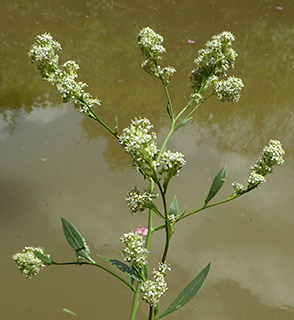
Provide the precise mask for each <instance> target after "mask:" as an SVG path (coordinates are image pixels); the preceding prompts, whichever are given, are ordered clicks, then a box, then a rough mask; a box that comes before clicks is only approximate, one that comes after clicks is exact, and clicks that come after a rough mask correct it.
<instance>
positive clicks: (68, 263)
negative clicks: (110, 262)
mask: <svg viewBox="0 0 294 320" xmlns="http://www.w3.org/2000/svg"><path fill="white" fill-rule="evenodd" d="M52 264H55V265H58V266H65V265H70V264H74V265H82V264H86V265H89V266H95V267H98V268H100V269H103V270H104V271H106V272H108V273H110V274H111V275H112V276H114V277H115V278H117V279H118V280H120V281H122V282H123V283H124V284H126V285H127V286H128V287H129V288H130V289H131V290H132V291H135V288H134V287H133V286H132V285H131V284H130V283H129V282H128V281H127V280H125V279H124V278H122V277H120V276H119V275H118V274H116V273H115V272H113V271H111V270H109V269H108V268H106V267H104V266H102V265H100V264H98V263H96V262H87V261H81V262H54V261H52Z"/></svg>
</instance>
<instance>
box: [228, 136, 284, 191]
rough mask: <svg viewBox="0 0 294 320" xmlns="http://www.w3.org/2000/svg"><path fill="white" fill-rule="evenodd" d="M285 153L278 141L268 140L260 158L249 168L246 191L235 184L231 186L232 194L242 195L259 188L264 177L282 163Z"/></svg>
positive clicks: (240, 185) (238, 184)
mask: <svg viewBox="0 0 294 320" xmlns="http://www.w3.org/2000/svg"><path fill="white" fill-rule="evenodd" d="M284 155H285V151H284V149H283V147H282V144H281V142H280V141H278V140H270V141H269V144H268V145H267V146H265V147H264V148H263V150H262V152H261V157H260V158H259V159H258V160H257V161H256V164H255V165H253V166H252V167H251V168H250V173H249V177H248V178H247V183H248V185H247V189H245V187H244V186H243V185H242V184H240V183H237V182H234V183H233V184H232V186H233V188H234V194H242V193H243V192H244V191H247V190H250V189H252V188H255V187H259V186H260V184H262V183H264V182H266V180H265V175H266V174H268V173H272V172H273V168H274V167H276V166H281V165H282V164H283V163H284Z"/></svg>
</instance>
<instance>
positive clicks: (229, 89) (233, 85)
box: [214, 77, 244, 102]
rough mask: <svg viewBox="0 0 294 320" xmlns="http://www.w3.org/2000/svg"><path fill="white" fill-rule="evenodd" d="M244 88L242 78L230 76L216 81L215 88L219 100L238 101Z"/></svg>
mask: <svg viewBox="0 0 294 320" xmlns="http://www.w3.org/2000/svg"><path fill="white" fill-rule="evenodd" d="M243 88H244V84H243V81H242V80H241V79H240V78H237V77H228V78H227V79H226V80H221V81H218V82H216V84H215V87H214V90H215V93H216V95H217V98H218V100H219V101H221V102H224V101H229V102H238V101H239V100H240V97H241V91H242V89H243Z"/></svg>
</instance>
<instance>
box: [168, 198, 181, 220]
mask: <svg viewBox="0 0 294 320" xmlns="http://www.w3.org/2000/svg"><path fill="white" fill-rule="evenodd" d="M178 212H179V204H178V199H177V196H174V199H173V202H172V203H171V205H170V207H169V210H168V215H169V216H170V215H172V214H173V215H175V216H176V215H177V214H178Z"/></svg>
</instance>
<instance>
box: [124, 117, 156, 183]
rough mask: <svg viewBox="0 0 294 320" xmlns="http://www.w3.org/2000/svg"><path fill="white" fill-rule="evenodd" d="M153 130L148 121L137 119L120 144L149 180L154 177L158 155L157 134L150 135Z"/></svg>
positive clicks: (125, 130)
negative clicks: (156, 156)
mask: <svg viewBox="0 0 294 320" xmlns="http://www.w3.org/2000/svg"><path fill="white" fill-rule="evenodd" d="M151 128H153V125H152V124H151V122H150V121H149V120H148V119H146V118H139V119H137V118H136V119H135V120H133V121H132V123H131V125H130V126H129V127H127V128H125V129H123V132H122V134H121V135H120V136H119V142H120V143H121V144H123V145H124V147H125V150H126V152H127V153H129V154H130V155H131V156H132V158H133V164H134V166H135V168H136V169H137V170H138V171H140V172H142V174H143V175H144V176H145V177H146V178H148V179H150V178H151V177H152V176H153V172H154V165H155V160H154V158H155V155H156V153H157V144H156V133H154V132H152V133H151V134H150V133H149V130H150V129H151Z"/></svg>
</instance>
